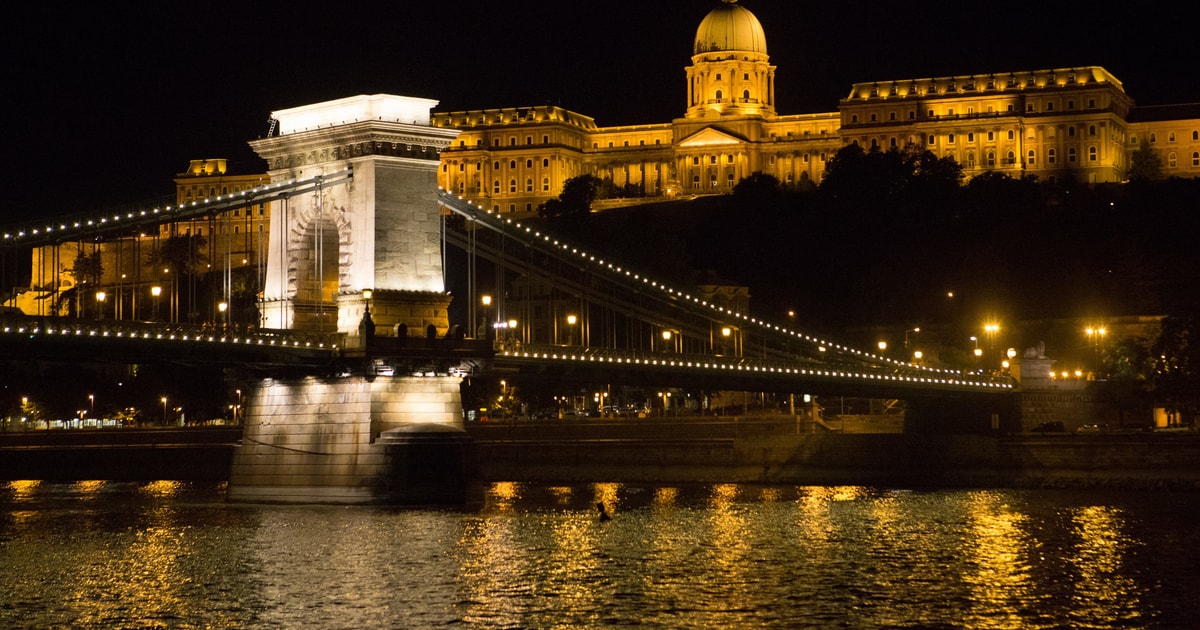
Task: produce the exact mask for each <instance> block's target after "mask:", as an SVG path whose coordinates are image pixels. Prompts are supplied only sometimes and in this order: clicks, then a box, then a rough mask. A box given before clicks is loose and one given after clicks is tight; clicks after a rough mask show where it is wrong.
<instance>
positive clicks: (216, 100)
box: [0, 0, 1200, 224]
mask: <svg viewBox="0 0 1200 630" xmlns="http://www.w3.org/2000/svg"><path fill="white" fill-rule="evenodd" d="M717 4H718V2H717V0H642V1H640V2H622V1H620V0H610V1H608V2H587V1H582V2H580V1H571V0H556V1H550V0H522V1H521V2H515V3H480V2H455V1H453V0H444V1H440V2H414V1H411V0H409V1H396V0H392V1H389V2H373V1H371V0H362V1H359V2H342V3H338V2H322V3H317V2H312V1H310V0H294V1H291V2H273V1H264V2H249V1H247V2H207V3H204V2H202V3H196V2H191V3H183V2H170V1H167V2H162V1H159V2H151V1H135V2H125V3H122V2H110V3H83V4H79V5H67V4H63V3H22V4H20V5H18V7H19V8H17V9H11V8H10V9H9V13H10V15H9V16H8V20H7V21H8V29H7V30H8V31H9V32H8V33H7V34H6V36H5V37H4V38H3V42H2V43H0V47H3V52H4V56H3V59H5V60H6V61H5V64H4V67H3V70H0V72H3V73H4V79H5V80H4V82H3V85H4V86H5V88H6V89H5V97H4V102H5V105H6V110H7V112H8V114H7V116H8V124H7V125H5V133H4V136H5V139H6V142H5V144H6V146H5V147H4V149H5V150H4V151H3V154H4V166H5V169H4V172H5V173H7V174H8V175H9V176H10V180H9V182H10V183H9V186H8V190H7V191H6V193H7V194H6V195H5V196H4V201H3V202H0V203H2V205H0V224H10V223H12V222H14V221H16V220H20V219H23V218H26V217H30V216H54V215H61V214H68V213H72V212H78V211H83V210H87V209H90V208H92V207H100V208H105V207H113V206H119V205H122V204H133V203H137V202H141V201H144V200H151V199H155V198H160V197H164V196H168V197H169V196H170V195H172V194H173V190H174V185H173V183H172V178H173V177H174V176H175V174H176V173H178V172H180V171H182V170H184V168H185V167H186V166H187V162H188V160H189V159H193V158H216V157H225V158H228V159H230V160H231V170H233V171H235V172H238V173H246V172H258V171H261V170H263V165H262V163H261V162H260V161H259V160H257V158H256V157H255V156H254V154H253V153H252V152H251V151H250V150H249V149H248V147H247V146H246V142H247V141H248V140H252V139H254V138H256V137H260V136H262V135H264V134H265V133H266V131H267V124H268V123H267V120H268V117H269V115H270V112H271V111H273V110H277V109H283V108H287V107H294V106H297V105H304V104H308V103H314V102H319V101H323V100H329V99H334V98H342V97H346V96H353V95H356V94H372V93H381V92H386V93H391V94H400V95H405V96H419V97H425V98H432V99H436V100H439V101H440V105H439V106H438V108H437V109H439V110H457V109H475V108H486V107H515V106H526V105H537V104H544V103H554V104H558V105H561V106H563V107H566V108H568V109H572V110H575V111H578V112H581V113H584V114H587V115H590V116H592V117H594V118H595V119H596V122H597V123H598V124H600V125H602V126H608V125H619V124H636V123H658V122H666V121H669V120H671V119H672V118H674V117H677V116H680V115H681V114H682V113H683V111H684V99H685V83H684V67H685V66H686V65H688V63H689V62H690V59H689V57H690V54H691V45H692V39H693V37H694V36H695V32H696V27H697V26H698V25H699V23H700V21H701V20H702V19H703V17H704V16H705V14H707V12H708V11H709V10H711V9H712V8H713V7H715V6H717ZM742 4H743V6H745V7H747V8H748V9H750V10H751V11H753V12H754V13H755V15H757V16H758V18H759V19H760V21H761V22H762V23H763V26H764V28H765V30H766V35H767V45H768V52H769V53H770V54H771V61H772V63H773V64H775V65H776V66H777V68H778V70H777V73H776V77H777V88H776V101H777V108H776V109H777V111H778V112H779V113H782V114H799V113H812V112H832V111H835V110H836V108H837V102H838V99H840V98H842V97H843V96H845V95H846V94H848V93H849V89H850V85H851V84H852V83H855V82H861V81H875V80H889V79H907V78H922V77H932V76H946V75H955V74H969V73H988V72H1008V71H1014V70H1033V69H1042V68H1057V67H1066V66H1073V65H1100V66H1104V67H1106V68H1108V70H1109V71H1111V72H1112V73H1113V74H1115V75H1116V76H1117V77H1118V78H1119V79H1120V80H1121V81H1123V82H1124V85H1125V89H1126V91H1127V92H1128V93H1129V94H1130V95H1131V96H1132V97H1133V98H1134V99H1135V100H1136V101H1137V102H1138V103H1139V104H1145V105H1151V104H1163V103H1184V102H1200V80H1197V79H1198V77H1197V72H1196V69H1195V67H1196V65H1195V61H1196V59H1197V56H1196V53H1195V48H1194V42H1193V41H1191V39H1192V38H1191V37H1190V35H1189V33H1190V29H1189V27H1188V24H1190V21H1189V20H1188V19H1185V18H1184V16H1183V15H1182V12H1181V10H1179V9H1177V8H1176V9H1164V8H1157V6H1158V5H1177V3H1142V4H1132V5H1131V4H1128V3H1126V4H1123V5H1120V7H1119V8H1116V9H1108V10H1104V9H1101V8H1100V7H1099V5H1098V4H1096V3H1095V2H1046V3H1040V4H1036V5H1031V4H1028V3H1025V4H1021V3H1013V2H1006V3H983V2H979V3H966V2H940V1H936V0H934V1H927V2H923V3H922V2H911V3H896V2H882V1H879V2H866V1H861V0H820V1H812V2H806V1H802V0H742ZM35 5H36V6H35ZM14 12H15V13H14Z"/></svg>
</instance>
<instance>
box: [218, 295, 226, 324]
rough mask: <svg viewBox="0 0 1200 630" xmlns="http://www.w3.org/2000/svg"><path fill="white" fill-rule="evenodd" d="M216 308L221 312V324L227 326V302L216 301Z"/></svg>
mask: <svg viewBox="0 0 1200 630" xmlns="http://www.w3.org/2000/svg"><path fill="white" fill-rule="evenodd" d="M217 310H218V311H220V312H221V326H228V325H229V319H228V314H229V303H228V302H224V301H223V302H220V303H218V304H217Z"/></svg>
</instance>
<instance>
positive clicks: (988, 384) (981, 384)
mask: <svg viewBox="0 0 1200 630" xmlns="http://www.w3.org/2000/svg"><path fill="white" fill-rule="evenodd" d="M500 354H501V355H502V356H505V357H512V358H520V359H534V360H545V361H550V362H575V363H614V364H618V365H628V366H633V367H670V368H675V369H692V370H707V371H712V372H744V373H754V374H768V375H770V374H775V375H780V376H807V377H814V378H830V379H856V380H863V381H886V382H895V383H913V384H929V385H953V386H960V387H971V388H983V389H1012V388H1013V385H1012V383H1011V382H1007V381H999V382H997V381H985V380H974V379H968V378H955V377H935V376H908V375H903V374H872V373H869V372H848V371H844V370H828V369H809V368H796V367H787V366H780V365H746V364H743V363H730V362H722V361H718V360H707V361H700V360H692V361H690V360H683V359H662V358H642V357H611V356H609V357H603V356H596V355H592V354H587V353H567V352H564V353H557V352H528V351H524V352H522V351H515V350H504V351H502V352H501V353H500Z"/></svg>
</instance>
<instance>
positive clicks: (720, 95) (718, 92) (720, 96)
mask: <svg viewBox="0 0 1200 630" xmlns="http://www.w3.org/2000/svg"><path fill="white" fill-rule="evenodd" d="M723 96H724V94H722V93H721V90H717V94H716V99H717V100H718V101H719V100H721V98H722V97H723Z"/></svg>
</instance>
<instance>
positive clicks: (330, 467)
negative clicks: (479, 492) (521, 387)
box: [227, 375, 475, 504]
mask: <svg viewBox="0 0 1200 630" xmlns="http://www.w3.org/2000/svg"><path fill="white" fill-rule="evenodd" d="M459 384H460V379H459V378H458V377H449V376H444V377H436V376H435V377H411V376H404V377H401V376H373V377H367V376H358V375H356V376H349V377H343V378H332V379H322V378H317V377H305V378H299V379H291V380H281V379H266V380H263V381H262V382H261V383H259V385H258V387H257V389H256V391H254V392H253V393H252V394H251V397H250V399H249V402H250V404H249V405H248V409H247V415H246V427H245V432H244V437H243V439H242V444H241V445H240V446H239V447H238V448H237V450H236V452H235V453H234V457H233V465H232V470H231V473H230V481H229V489H228V492H227V497H228V499H229V500H230V501H234V502H263V503H342V504H355V503H405V504H445V503H462V502H464V501H465V500H466V499H467V498H468V493H469V488H470V486H471V484H472V481H473V478H474V477H475V473H474V470H475V464H474V447H473V444H472V442H471V440H470V438H469V436H468V435H467V434H466V432H465V431H464V430H463V426H462V399H461V395H460V388H459Z"/></svg>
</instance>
